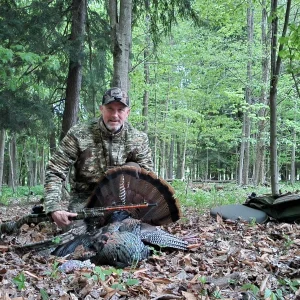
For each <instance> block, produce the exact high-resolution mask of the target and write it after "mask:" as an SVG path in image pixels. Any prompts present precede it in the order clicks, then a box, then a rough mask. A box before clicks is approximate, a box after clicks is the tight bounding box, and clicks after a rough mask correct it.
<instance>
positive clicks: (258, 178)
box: [253, 0, 270, 185]
mask: <svg viewBox="0 0 300 300" xmlns="http://www.w3.org/2000/svg"><path fill="white" fill-rule="evenodd" d="M267 32H269V30H268V28H267V10H266V0H263V2H262V22H261V40H262V62H261V66H262V88H261V97H260V103H262V104H263V106H264V105H266V104H267V103H268V99H267V84H268V80H269V65H270V61H269V51H268V47H269V37H268V34H267ZM265 115H266V108H265V107H262V108H261V109H260V110H259V111H258V118H259V120H258V130H257V137H256V141H257V142H256V153H255V173H254V174H253V179H254V184H255V185H259V184H263V183H264V182H265V148H266V147H265V142H264V139H265V135H266V119H265Z"/></svg>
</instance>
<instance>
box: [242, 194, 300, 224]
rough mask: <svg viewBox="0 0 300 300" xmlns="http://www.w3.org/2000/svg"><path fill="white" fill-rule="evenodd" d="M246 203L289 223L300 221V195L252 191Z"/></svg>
mask: <svg viewBox="0 0 300 300" xmlns="http://www.w3.org/2000/svg"><path fill="white" fill-rule="evenodd" d="M244 205H246V206H249V207H252V208H255V209H259V210H262V211H264V212H265V213H266V214H267V215H268V216H269V217H271V218H273V219H276V220H278V221H282V222H287V223H294V222H296V223H300V195H299V194H292V193H290V192H289V193H286V194H283V195H280V196H277V197H276V196H272V195H262V196H257V195H256V194H255V193H252V194H251V195H250V196H249V197H248V199H247V200H246V202H245V203H244Z"/></svg>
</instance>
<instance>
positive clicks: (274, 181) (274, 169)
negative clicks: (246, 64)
mask: <svg viewBox="0 0 300 300" xmlns="http://www.w3.org/2000/svg"><path fill="white" fill-rule="evenodd" d="M290 9H291V0H288V1H287V6H286V12H285V20H284V24H283V31H282V37H285V36H286V31H287V27H288V22H289V15H290ZM271 17H272V40H271V78H270V170H271V190H272V195H273V196H276V195H279V178H278V177H279V176H278V175H279V174H278V157H277V103H276V102H277V85H278V79H279V74H280V66H281V57H280V55H278V53H279V52H280V51H282V50H283V44H280V45H279V49H278V53H277V46H278V17H277V0H272V1H271Z"/></svg>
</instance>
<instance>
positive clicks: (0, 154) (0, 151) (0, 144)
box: [0, 129, 6, 196]
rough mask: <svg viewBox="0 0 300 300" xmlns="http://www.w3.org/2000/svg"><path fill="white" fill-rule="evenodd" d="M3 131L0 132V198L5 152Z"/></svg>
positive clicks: (4, 132)
mask: <svg viewBox="0 0 300 300" xmlns="http://www.w3.org/2000/svg"><path fill="white" fill-rule="evenodd" d="M5 137H6V131H5V129H1V130H0V196H1V195H2V184H3V170H4V151H5Z"/></svg>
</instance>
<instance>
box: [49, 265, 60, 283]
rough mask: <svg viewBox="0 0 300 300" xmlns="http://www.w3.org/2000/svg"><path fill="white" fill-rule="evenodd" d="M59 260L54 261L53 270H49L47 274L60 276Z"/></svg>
mask: <svg viewBox="0 0 300 300" xmlns="http://www.w3.org/2000/svg"><path fill="white" fill-rule="evenodd" d="M58 267H59V262H58V261H54V263H53V264H52V266H51V271H47V272H46V274H47V275H49V276H50V277H51V278H54V279H57V278H58V277H59V273H60V271H59V269H58Z"/></svg>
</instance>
